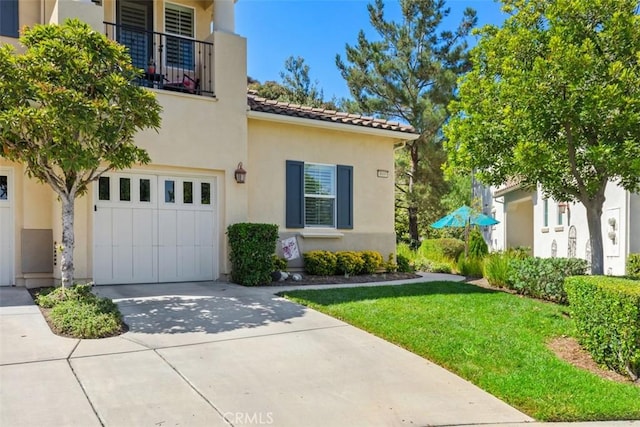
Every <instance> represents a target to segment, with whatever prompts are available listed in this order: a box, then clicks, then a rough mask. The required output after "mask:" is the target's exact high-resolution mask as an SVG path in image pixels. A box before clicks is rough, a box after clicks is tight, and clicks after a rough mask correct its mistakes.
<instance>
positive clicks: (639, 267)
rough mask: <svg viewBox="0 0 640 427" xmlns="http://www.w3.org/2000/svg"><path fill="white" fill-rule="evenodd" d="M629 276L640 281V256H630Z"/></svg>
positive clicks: (628, 264)
mask: <svg viewBox="0 0 640 427" xmlns="http://www.w3.org/2000/svg"><path fill="white" fill-rule="evenodd" d="M627 276H629V277H633V278H635V279H640V254H629V256H628V257H627Z"/></svg>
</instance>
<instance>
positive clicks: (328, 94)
mask: <svg viewBox="0 0 640 427" xmlns="http://www.w3.org/2000/svg"><path fill="white" fill-rule="evenodd" d="M368 3H369V1H367V0H238V2H237V3H236V33H238V34H240V35H241V36H243V37H246V38H247V39H248V41H247V50H248V52H247V56H248V58H247V61H248V63H247V66H248V74H249V75H250V76H251V77H253V78H254V79H258V80H259V81H261V82H264V81H266V80H275V81H280V74H279V73H280V71H282V69H283V66H284V61H285V59H286V58H287V57H289V56H291V55H293V56H302V57H303V58H304V59H305V63H306V64H308V65H309V67H310V76H311V79H312V80H317V81H318V85H319V87H320V88H321V89H323V90H324V96H325V99H331V98H332V97H333V96H336V97H337V98H340V97H348V96H349V90H348V88H347V85H346V83H345V82H344V80H343V79H342V76H340V73H339V71H338V69H337V68H336V66H335V56H336V54H338V53H339V54H340V55H341V56H342V57H343V58H344V52H345V44H347V43H348V44H350V45H353V44H355V42H356V40H357V36H358V32H359V31H360V30H361V29H363V30H364V31H365V33H366V34H367V36H369V37H371V38H375V36H376V33H375V31H374V30H373V29H372V28H371V26H370V24H369V14H368V12H367V4H368ZM446 6H447V7H449V8H451V14H450V15H449V17H448V18H447V21H446V22H445V26H447V27H451V28H455V27H456V26H457V24H458V23H459V22H460V18H461V17H462V11H463V10H464V9H465V8H466V7H472V8H474V9H476V11H477V12H478V25H479V26H482V25H485V24H496V25H500V24H501V23H502V22H503V20H504V18H505V15H503V14H502V12H501V11H500V4H499V3H497V2H495V1H494V0H448V1H447V3H446ZM385 14H386V16H387V19H390V18H391V19H393V20H398V19H399V17H400V8H399V5H398V1H397V0H385ZM470 43H472V44H473V43H474V41H473V40H470Z"/></svg>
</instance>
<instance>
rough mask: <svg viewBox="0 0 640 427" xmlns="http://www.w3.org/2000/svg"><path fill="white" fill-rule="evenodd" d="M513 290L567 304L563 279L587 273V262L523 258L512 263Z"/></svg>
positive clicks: (573, 259) (574, 259) (511, 280)
mask: <svg viewBox="0 0 640 427" xmlns="http://www.w3.org/2000/svg"><path fill="white" fill-rule="evenodd" d="M512 272H513V277H511V278H510V282H511V283H513V289H515V290H516V291H517V292H518V293H521V294H524V295H529V296H532V297H535V298H541V299H546V300H549V301H554V302H557V303H560V304H566V303H567V293H566V291H565V289H564V279H565V278H566V277H569V276H579V275H584V274H586V273H587V261H585V260H583V259H579V258H537V257H536V258H533V257H531V258H525V259H523V260H516V261H515V262H514V263H513V270H512Z"/></svg>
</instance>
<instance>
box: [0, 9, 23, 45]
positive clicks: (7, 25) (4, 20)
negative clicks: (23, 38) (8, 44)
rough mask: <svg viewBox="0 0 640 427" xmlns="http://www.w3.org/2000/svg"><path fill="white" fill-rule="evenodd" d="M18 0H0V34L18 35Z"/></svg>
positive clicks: (7, 35)
mask: <svg viewBox="0 0 640 427" xmlns="http://www.w3.org/2000/svg"><path fill="white" fill-rule="evenodd" d="M19 30H20V21H19V15H18V0H0V36H6V37H18V36H19Z"/></svg>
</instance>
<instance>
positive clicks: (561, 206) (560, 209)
mask: <svg viewBox="0 0 640 427" xmlns="http://www.w3.org/2000/svg"><path fill="white" fill-rule="evenodd" d="M568 208H569V204H568V203H566V202H560V203H558V212H560V213H561V214H563V213H565V212H566V211H567V209H568Z"/></svg>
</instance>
